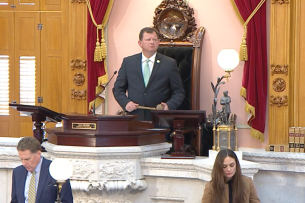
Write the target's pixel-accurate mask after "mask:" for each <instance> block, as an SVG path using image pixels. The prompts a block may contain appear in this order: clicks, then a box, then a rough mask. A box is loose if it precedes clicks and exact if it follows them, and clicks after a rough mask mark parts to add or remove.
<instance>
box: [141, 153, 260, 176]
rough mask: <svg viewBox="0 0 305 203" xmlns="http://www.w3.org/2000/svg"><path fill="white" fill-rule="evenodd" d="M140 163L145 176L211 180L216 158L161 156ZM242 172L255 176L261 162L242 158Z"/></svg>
mask: <svg viewBox="0 0 305 203" xmlns="http://www.w3.org/2000/svg"><path fill="white" fill-rule="evenodd" d="M140 164H141V167H142V172H143V175H144V176H159V177H173V178H177V177H179V178H194V179H200V180H204V181H210V180H211V172H212V169H213V165H214V158H208V157H200V156H197V157H196V158H195V159H161V156H156V157H148V158H141V159H140ZM240 164H241V167H242V173H243V174H244V175H246V176H249V177H253V176H254V174H256V173H257V172H258V170H259V168H260V164H257V163H253V162H250V161H244V160H240Z"/></svg>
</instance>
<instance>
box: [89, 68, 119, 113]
mask: <svg viewBox="0 0 305 203" xmlns="http://www.w3.org/2000/svg"><path fill="white" fill-rule="evenodd" d="M117 72H118V71H114V73H113V75H112V76H111V78H110V79H109V80H108V82H107V83H106V85H105V86H104V89H103V90H102V91H101V92H99V93H98V94H96V95H95V98H94V100H93V108H92V114H93V115H94V116H95V101H96V99H97V97H98V96H99V95H100V94H102V93H103V92H104V91H105V89H106V87H107V86H108V84H109V82H110V81H111V80H112V78H113V77H114V75H115V74H117Z"/></svg>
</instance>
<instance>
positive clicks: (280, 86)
mask: <svg viewBox="0 0 305 203" xmlns="http://www.w3.org/2000/svg"><path fill="white" fill-rule="evenodd" d="M272 87H273V89H274V90H275V91H276V92H283V91H284V90H285V88H286V82H285V80H284V79H283V78H275V79H274V80H273V83H272Z"/></svg>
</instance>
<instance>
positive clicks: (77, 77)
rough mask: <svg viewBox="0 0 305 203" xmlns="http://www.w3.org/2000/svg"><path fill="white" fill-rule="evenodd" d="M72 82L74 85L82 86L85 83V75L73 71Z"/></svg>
mask: <svg viewBox="0 0 305 203" xmlns="http://www.w3.org/2000/svg"><path fill="white" fill-rule="evenodd" d="M73 83H74V84H75V85H76V86H82V85H83V84H84V83H85V76H84V74H82V73H75V74H74V77H73Z"/></svg>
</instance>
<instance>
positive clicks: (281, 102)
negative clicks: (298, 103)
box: [270, 96, 288, 107]
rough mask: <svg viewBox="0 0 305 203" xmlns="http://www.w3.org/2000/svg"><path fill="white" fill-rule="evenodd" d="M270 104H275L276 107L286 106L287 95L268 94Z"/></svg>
mask: <svg viewBox="0 0 305 203" xmlns="http://www.w3.org/2000/svg"><path fill="white" fill-rule="evenodd" d="M270 105H271V106H273V105H277V106H278V107H282V106H287V105H288V97H287V96H283V97H279V96H278V97H275V96H270Z"/></svg>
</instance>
